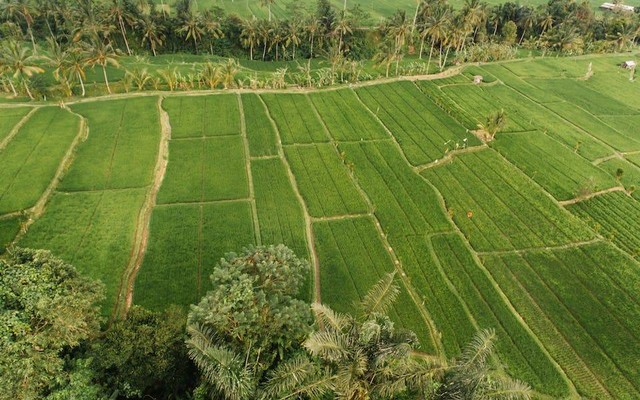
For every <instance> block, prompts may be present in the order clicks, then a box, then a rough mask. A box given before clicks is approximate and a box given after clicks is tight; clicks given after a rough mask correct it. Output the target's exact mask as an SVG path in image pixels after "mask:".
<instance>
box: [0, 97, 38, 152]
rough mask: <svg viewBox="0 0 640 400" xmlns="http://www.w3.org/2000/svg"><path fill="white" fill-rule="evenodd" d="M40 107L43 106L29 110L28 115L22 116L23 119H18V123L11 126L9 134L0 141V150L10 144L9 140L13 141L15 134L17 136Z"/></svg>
mask: <svg viewBox="0 0 640 400" xmlns="http://www.w3.org/2000/svg"><path fill="white" fill-rule="evenodd" d="M40 108H41V107H34V108H33V109H31V111H29V112H28V113H27V115H25V116H24V117H22V119H21V120H20V121H18V123H17V124H15V126H14V127H13V128H11V130H10V131H9V134H8V135H7V137H5V138H4V139H3V140H2V141H0V150H3V149H4V148H5V147H7V145H8V144H9V142H11V140H12V139H13V138H14V136H16V135H17V134H18V132H20V129H22V127H23V126H24V124H26V123H27V121H29V119H30V118H31V116H32V115H33V114H34V113H35V112H36V111H38V110H39V109H40Z"/></svg>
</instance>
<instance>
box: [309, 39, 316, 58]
mask: <svg viewBox="0 0 640 400" xmlns="http://www.w3.org/2000/svg"><path fill="white" fill-rule="evenodd" d="M314 39H315V38H314V35H313V33H312V34H311V53H310V58H313V42H314Z"/></svg>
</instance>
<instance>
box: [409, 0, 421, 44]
mask: <svg viewBox="0 0 640 400" xmlns="http://www.w3.org/2000/svg"><path fill="white" fill-rule="evenodd" d="M417 3H418V4H417V5H416V13H415V14H414V15H413V25H411V38H412V39H411V41H412V42H413V32H415V31H416V23H417V22H418V11H419V10H420V3H421V2H417Z"/></svg>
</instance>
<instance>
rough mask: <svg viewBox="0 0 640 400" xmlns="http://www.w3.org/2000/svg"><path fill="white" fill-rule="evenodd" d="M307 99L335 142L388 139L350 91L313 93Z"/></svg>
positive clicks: (385, 133)
mask: <svg viewBox="0 0 640 400" xmlns="http://www.w3.org/2000/svg"><path fill="white" fill-rule="evenodd" d="M309 98H310V99H311V102H312V103H313V105H314V106H315V107H316V110H317V111H318V114H320V117H321V118H322V120H323V121H324V123H325V125H326V126H327V129H328V130H329V133H331V135H332V136H333V138H334V139H335V140H363V139H385V138H388V135H387V132H386V131H385V130H384V127H383V126H382V125H380V124H379V123H378V122H377V121H376V120H375V118H374V117H373V116H372V115H371V114H370V113H369V111H367V109H366V108H365V107H364V106H363V105H362V103H360V101H359V100H358V98H357V96H356V95H355V93H354V92H353V91H352V90H348V89H345V90H336V91H329V92H321V93H313V94H311V95H309Z"/></svg>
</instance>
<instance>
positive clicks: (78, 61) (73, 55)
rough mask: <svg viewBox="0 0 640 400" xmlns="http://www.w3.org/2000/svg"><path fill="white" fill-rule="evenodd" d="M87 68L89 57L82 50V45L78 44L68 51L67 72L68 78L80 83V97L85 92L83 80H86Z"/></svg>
mask: <svg viewBox="0 0 640 400" xmlns="http://www.w3.org/2000/svg"><path fill="white" fill-rule="evenodd" d="M87 66H89V55H88V53H87V51H86V50H85V49H84V48H83V44H82V43H78V44H77V45H76V46H75V47H72V48H71V49H69V51H68V61H67V71H68V73H69V75H70V76H72V77H74V78H75V79H77V80H78V83H80V88H81V89H82V97H84V96H85V94H86V90H85V87H84V80H85V79H86V78H87V75H86V72H85V70H86V68H87Z"/></svg>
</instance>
